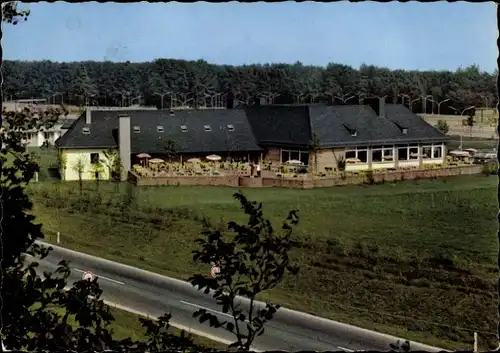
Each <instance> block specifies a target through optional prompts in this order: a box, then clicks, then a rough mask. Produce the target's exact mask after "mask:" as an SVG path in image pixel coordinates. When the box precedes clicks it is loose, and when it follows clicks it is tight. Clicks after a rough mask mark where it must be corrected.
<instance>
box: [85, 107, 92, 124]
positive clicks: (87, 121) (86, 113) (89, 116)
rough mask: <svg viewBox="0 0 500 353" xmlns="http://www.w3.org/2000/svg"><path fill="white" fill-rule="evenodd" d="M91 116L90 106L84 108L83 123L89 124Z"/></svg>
mask: <svg viewBox="0 0 500 353" xmlns="http://www.w3.org/2000/svg"><path fill="white" fill-rule="evenodd" d="M91 116H92V110H91V109H90V107H87V109H85V124H87V125H90V123H91V122H92V119H91Z"/></svg>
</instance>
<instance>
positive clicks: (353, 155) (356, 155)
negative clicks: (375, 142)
mask: <svg viewBox="0 0 500 353" xmlns="http://www.w3.org/2000/svg"><path fill="white" fill-rule="evenodd" d="M344 156H345V159H346V160H347V162H348V163H352V162H351V161H350V160H355V162H358V163H367V162H368V149H366V148H359V149H358V148H356V149H352V150H347V151H345V154H344Z"/></svg>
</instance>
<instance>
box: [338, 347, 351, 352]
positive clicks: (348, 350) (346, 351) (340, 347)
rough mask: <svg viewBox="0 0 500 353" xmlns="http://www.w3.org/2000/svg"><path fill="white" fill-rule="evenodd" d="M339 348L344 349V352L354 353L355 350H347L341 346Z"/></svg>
mask: <svg viewBox="0 0 500 353" xmlns="http://www.w3.org/2000/svg"><path fill="white" fill-rule="evenodd" d="M337 348H339V349H342V350H343V351H344V352H354V350H353V349H349V348H345V347H340V346H339V347H337Z"/></svg>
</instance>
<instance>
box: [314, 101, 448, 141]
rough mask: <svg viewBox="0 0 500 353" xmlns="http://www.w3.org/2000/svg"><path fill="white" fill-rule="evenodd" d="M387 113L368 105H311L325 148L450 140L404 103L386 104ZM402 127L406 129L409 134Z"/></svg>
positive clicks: (320, 138)
mask: <svg viewBox="0 0 500 353" xmlns="http://www.w3.org/2000/svg"><path fill="white" fill-rule="evenodd" d="M385 112H386V114H385V118H384V117H380V116H378V115H377V114H376V113H375V111H374V110H373V109H372V108H371V107H370V106H368V105H344V106H326V105H311V106H309V116H310V121H311V131H312V133H314V134H316V136H317V137H318V140H319V143H320V145H321V146H322V147H324V148H327V147H340V146H356V145H361V144H362V145H380V144H392V143H417V142H424V141H428V142H433V141H434V142H443V141H445V140H448V137H447V136H445V135H444V134H442V133H441V132H440V131H439V130H437V129H436V128H434V127H433V126H431V125H430V124H428V123H427V122H425V121H424V120H423V119H422V118H420V117H419V116H418V115H416V114H413V113H412V112H410V111H409V110H408V109H407V108H406V107H404V106H402V105H396V104H386V106H385ZM403 129H407V131H406V134H404V133H403ZM353 132H355V136H353V134H352V133H353Z"/></svg>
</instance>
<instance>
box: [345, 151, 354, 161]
mask: <svg viewBox="0 0 500 353" xmlns="http://www.w3.org/2000/svg"><path fill="white" fill-rule="evenodd" d="M348 158H356V151H345V159H348Z"/></svg>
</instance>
